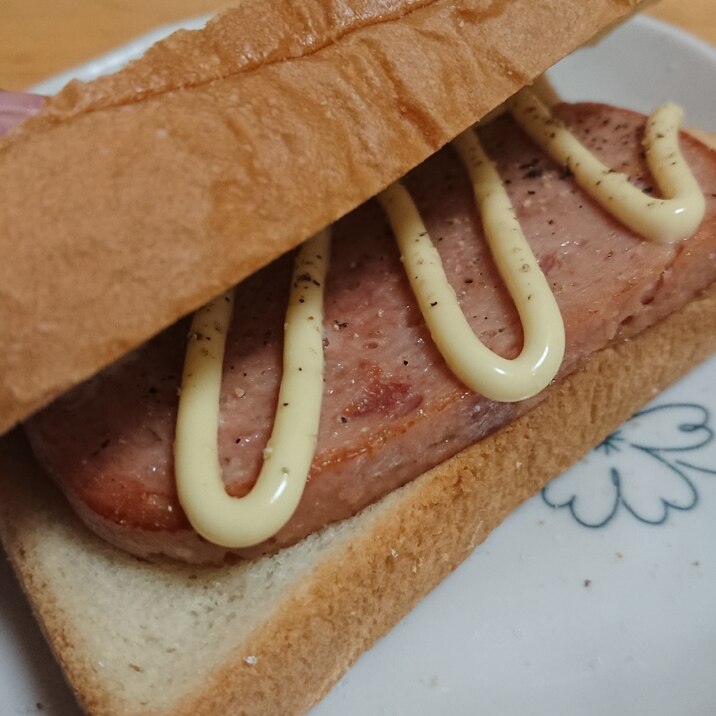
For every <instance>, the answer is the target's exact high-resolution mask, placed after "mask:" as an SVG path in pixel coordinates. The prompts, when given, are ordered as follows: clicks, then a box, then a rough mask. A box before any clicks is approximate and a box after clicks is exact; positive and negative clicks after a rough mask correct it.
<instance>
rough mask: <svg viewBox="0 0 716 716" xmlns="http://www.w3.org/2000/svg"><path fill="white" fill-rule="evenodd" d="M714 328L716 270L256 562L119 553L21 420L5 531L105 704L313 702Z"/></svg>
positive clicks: (42, 604)
mask: <svg viewBox="0 0 716 716" xmlns="http://www.w3.org/2000/svg"><path fill="white" fill-rule="evenodd" d="M715 326H716V287H713V286H712V287H711V288H710V289H709V290H708V291H706V292H705V293H704V294H702V295H701V296H699V297H697V298H696V299H694V300H693V301H692V302H690V303H689V304H688V305H687V306H685V307H684V308H683V309H681V310H679V311H678V312H677V313H675V314H674V315H672V316H670V317H669V318H667V319H665V320H664V321H662V322H661V323H659V324H657V325H656V326H655V327H653V328H650V329H648V330H647V331H645V332H644V333H642V334H640V335H638V336H636V337H635V338H633V339H630V340H626V341H622V342H618V343H616V344H615V345H613V346H612V347H610V348H607V349H605V350H603V351H601V352H600V353H598V354H596V355H594V356H592V357H591V358H590V359H589V360H588V362H587V363H586V364H585V365H584V366H583V368H582V369H581V370H580V371H579V372H577V373H576V374H574V375H572V376H571V377H570V378H568V379H567V380H566V381H564V382H563V383H562V384H561V385H558V386H555V387H552V388H550V390H549V395H548V397H547V398H546V400H545V401H544V402H542V403H541V404H540V405H539V406H538V407H537V408H536V409H535V410H533V411H532V412H531V413H529V414H528V415H526V416H525V417H523V418H521V419H520V420H518V421H517V422H515V423H513V424H512V425H510V426H509V427H507V428H505V429H503V430H501V431H500V432H498V433H496V434H494V435H493V436H491V437H490V438H488V439H486V440H484V441H482V442H480V443H478V444H477V445H475V446H474V447H472V448H470V449H468V450H465V451H464V452H463V453H461V454H459V455H458V456H456V457H455V458H453V459H452V460H450V461H448V462H447V463H444V464H443V465H442V466H440V467H439V468H436V469H435V470H433V471H432V472H430V473H427V474H425V475H424V476H422V477H421V478H419V479H418V480H416V481H415V482H413V483H411V484H410V485H408V486H407V487H405V488H402V489H401V490H398V491H397V492H395V493H393V494H392V495H390V496H388V497H387V498H385V499H384V500H383V501H381V502H380V503H378V504H377V505H375V506H374V507H371V508H369V509H367V510H366V511H364V512H363V513H361V514H360V515H358V516H357V517H356V518H353V519H351V520H348V521H346V522H343V523H341V524H339V525H337V526H334V527H331V528H328V529H326V530H324V531H323V532H321V533H320V534H318V535H314V536H312V537H310V538H308V539H306V540H304V541H303V542H302V543H300V544H298V545H296V546H295V547H292V548H289V549H286V550H283V551H282V552H280V553H278V554H277V555H274V556H272V557H268V558H264V559H261V560H258V561H256V562H252V563H248V564H241V565H238V566H233V567H227V568H204V569H202V568H197V567H191V566H181V565H151V564H147V563H144V562H141V561H138V560H135V559H133V558H131V557H128V556H126V555H124V554H122V553H120V552H118V551H116V550H115V549H113V548H111V547H109V546H107V545H105V544H103V543H101V542H100V541H99V540H98V539H96V538H95V537H93V536H92V535H91V534H90V533H88V532H87V531H86V530H85V529H84V528H83V527H82V526H81V525H80V524H79V523H78V521H77V519H76V518H74V517H73V516H72V515H71V514H70V512H69V509H68V508H67V507H66V506H65V505H64V503H63V502H62V501H61V500H60V499H58V495H57V493H56V491H55V489H54V488H52V487H51V486H50V485H49V483H48V482H47V481H46V480H45V479H44V478H43V476H42V475H41V474H40V471H39V470H38V468H37V467H36V466H34V465H33V463H32V460H31V457H30V456H29V454H28V452H27V448H26V446H25V445H24V444H23V443H22V441H21V440H19V439H18V438H17V436H14V435H13V436H10V437H9V438H7V439H6V440H5V441H4V443H3V445H2V450H1V451H0V533H1V536H2V539H3V541H4V542H5V544H6V546H7V549H8V552H9V554H10V556H11V559H12V560H13V562H14V564H15V567H16V569H17V571H18V573H19V575H20V578H21V580H22V582H23V584H24V587H25V589H26V591H27V592H28V593H29V596H30V598H31V600H32V602H33V606H34V609H35V611H36V613H37V615H38V617H39V618H40V621H41V622H42V623H43V625H44V629H45V631H46V633H47V635H48V638H49V640H50V642H51V644H52V645H53V648H54V650H55V652H56V654H57V656H58V658H59V660H60V662H61V663H62V664H63V666H64V668H65V669H66V670H67V673H68V676H69V679H70V681H71V683H72V685H73V688H74V689H75V690H76V692H77V694H78V696H79V698H80V700H81V702H82V703H83V704H84V706H85V708H87V710H88V711H89V712H90V713H92V714H96V715H97V716H120V715H121V716H150V715H151V716H169V715H170V714H171V715H173V716H195V715H202V716H223V714H227V713H232V714H253V715H255V714H265V715H267V716H268V715H273V714H278V713H280V714H287V715H289V714H299V713H303V712H305V711H306V710H307V709H308V708H309V707H310V706H311V704H313V703H314V702H315V701H316V700H317V699H319V698H320V697H321V696H322V695H323V694H325V693H326V691H327V690H328V689H330V687H331V686H332V684H334V683H335V681H336V680H337V679H338V678H339V677H340V675H341V674H342V673H343V672H344V671H345V670H346V669H347V668H348V667H349V666H350V664H352V663H353V661H355V659H356V658H357V657H358V655H359V654H360V653H361V652H362V651H363V650H365V649H366V648H367V647H368V646H370V645H371V644H372V643H373V642H374V641H375V640H376V639H377V638H378V637H379V636H380V635H382V634H384V633H385V632H386V631H387V630H388V629H390V627H391V626H392V625H393V624H395V622H396V621H398V620H399V619H400V618H401V617H402V616H403V615H404V614H405V613H406V612H407V611H409V610H410V609H411V608H412V607H413V606H414V604H415V603H416V602H417V601H418V600H419V599H420V598H421V597H422V596H423V595H424V594H426V593H427V592H428V591H429V590H430V589H432V588H433V587H434V586H435V585H436V584H437V583H438V582H439V581H440V580H441V579H442V578H443V577H444V576H445V575H446V574H447V573H449V572H450V571H451V570H452V569H454V568H455V566H456V565H457V564H459V563H460V562H461V561H462V560H463V559H464V558H465V557H466V556H467V555H468V554H469V553H470V551H471V550H472V549H473V548H474V547H475V546H476V545H477V544H479V542H481V541H482V540H483V539H484V538H485V537H486V536H487V534H488V533H489V532H490V531H491V530H492V529H493V528H494V527H495V526H496V525H497V524H499V522H500V521H501V520H502V519H503V518H504V517H505V516H506V515H507V514H508V513H509V512H510V511H511V510H512V509H514V507H515V506H516V505H518V504H519V503H520V502H521V501H523V500H524V499H526V498H527V497H529V496H530V495H532V494H534V493H535V492H536V491H537V490H538V489H539V488H540V487H541V486H542V485H543V484H544V483H545V482H546V481H547V480H548V479H549V478H550V477H552V476H554V475H557V474H559V473H560V472H561V471H562V470H564V469H565V468H566V467H567V466H569V465H571V464H572V463H573V462H575V461H576V460H577V459H578V458H579V457H580V456H581V455H583V454H584V453H585V452H586V451H587V450H588V449H589V448H590V447H592V446H593V445H594V444H596V443H597V442H599V441H600V440H601V439H603V438H604V437H605V435H606V434H607V433H608V432H610V431H611V430H612V429H614V428H615V427H616V426H617V425H619V424H620V423H621V422H622V421H623V420H625V419H626V418H627V417H629V415H631V414H632V413H633V412H634V411H635V410H636V409H637V408H638V407H639V406H641V405H643V404H644V403H645V402H647V401H648V400H649V399H650V398H651V397H652V396H653V395H655V394H656V393H657V392H659V391H660V390H662V389H663V388H664V387H666V386H667V385H668V384H669V383H671V382H672V381H674V380H675V379H676V378H678V377H679V376H680V375H682V374H683V373H684V372H686V371H687V370H688V369H689V368H691V367H692V366H694V365H696V364H697V363H698V362H699V361H700V360H702V359H703V358H705V357H706V356H707V355H709V354H710V353H711V352H713V351H714V349H716V332H715V331H714V327H715ZM18 477H21V478H22V479H18Z"/></svg>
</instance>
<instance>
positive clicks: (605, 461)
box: [542, 403, 716, 528]
mask: <svg viewBox="0 0 716 716" xmlns="http://www.w3.org/2000/svg"><path fill="white" fill-rule="evenodd" d="M713 443H714V430H713V428H712V427H711V414H710V412H709V410H708V408H706V407H705V406H704V405H698V404H696V403H667V404H662V405H656V406H652V407H649V408H646V409H645V410H642V411H640V412H638V413H636V414H635V415H634V416H633V417H631V418H630V419H629V420H627V421H626V423H624V425H622V427H621V428H619V429H618V430H616V431H615V432H613V433H611V434H610V435H609V436H607V438H606V439H605V440H603V441H602V442H601V443H600V444H599V445H597V447H595V448H594V449H593V450H592V451H591V453H590V454H589V455H588V456H587V457H586V458H585V459H584V460H583V461H582V462H581V463H580V464H579V470H568V471H567V472H565V473H564V474H563V475H560V476H559V477H557V478H556V479H554V480H552V482H550V483H549V484H548V485H547V486H546V487H545V488H544V489H543V490H542V499H543V500H544V502H545V503H546V504H547V505H548V506H549V507H552V508H554V509H565V508H566V509H568V510H569V512H570V513H571V515H572V517H574V519H575V520H576V521H577V522H578V523H579V524H580V525H582V526H584V527H591V528H597V527H604V526H605V525H607V524H608V523H609V522H611V521H612V520H613V519H614V518H615V517H616V515H617V514H618V513H619V512H620V511H626V512H627V513H629V514H631V515H632V516H634V517H636V519H638V520H639V521H641V522H644V523H646V524H650V525H660V524H663V523H664V522H666V520H667V519H668V517H669V513H670V511H671V510H680V511H685V510H691V509H693V508H694V507H696V505H697V504H698V501H699V492H698V489H697V485H696V482H695V481H694V480H695V478H696V477H698V476H704V475H714V476H716V454H714V453H713V450H708V448H709V447H711V448H713ZM704 462H705V463H706V464H703V463H704Z"/></svg>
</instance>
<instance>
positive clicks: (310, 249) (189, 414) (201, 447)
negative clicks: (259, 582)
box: [174, 229, 331, 547]
mask: <svg viewBox="0 0 716 716" xmlns="http://www.w3.org/2000/svg"><path fill="white" fill-rule="evenodd" d="M330 242H331V239H330V230H329V229H325V230H323V231H321V232H320V233H318V234H316V236H314V237H313V238H311V239H309V240H308V241H306V243H305V244H304V245H303V246H302V247H301V250H300V251H299V253H298V255H297V257H296V261H295V265H294V271H293V276H292V279H291V294H290V298H289V303H288V309H287V310H286V323H285V337H284V348H283V378H282V380H281V387H280V389H279V394H278V404H277V407H276V418H275V422H274V426H273V432H272V433H271V437H270V438H269V441H268V444H267V446H266V449H265V450H264V462H263V466H262V467H261V472H260V474H259V477H258V480H257V481H256V484H255V485H254V487H253V489H252V490H251V492H250V493H249V494H248V495H246V496H245V497H241V498H235V497H230V496H229V495H228V494H227V492H226V490H225V489H224V483H223V482H222V480H221V466H220V464H219V457H218V451H217V444H216V436H217V432H218V427H219V392H220V389H221V373H222V362H223V357H224V346H225V342H226V334H227V332H228V328H229V324H230V322H231V314H232V304H233V296H232V295H231V294H232V292H231V291H230V292H227V293H225V294H222V295H221V296H219V297H218V298H216V299H215V300H214V301H212V302H211V303H210V304H208V305H207V306H205V307H204V308H202V309H200V310H199V311H197V313H196V314H195V316H194V320H193V322H192V327H191V333H190V340H189V344H188V347H187V355H186V362H185V365H184V376H183V380H182V389H181V396H180V399H179V413H178V416H177V429H176V439H175V442H174V456H175V472H176V479H177V489H178V492H179V499H180V500H181V504H182V507H183V508H184V510H185V512H186V514H187V517H188V518H189V521H190V522H191V523H192V526H193V527H194V529H195V530H196V531H197V532H198V533H199V534H201V535H203V536H204V537H206V539H208V540H210V541H211V542H214V543H215V544H219V545H223V546H225V547H245V546H250V545H253V544H257V543H258V542H262V541H263V540H265V539H268V538H269V537H271V536H272V535H273V534H275V533H276V532H278V530H279V529H281V527H283V525H284V524H286V522H288V520H289V519H290V518H291V515H292V514H293V513H294V511H295V510H296V506H297V505H298V502H299V500H300V499H301V495H302V494H303V489H304V487H305V485H306V480H307V479H308V471H309V469H310V467H311V461H312V459H313V454H314V452H315V450H316V440H317V438H318V421H319V418H320V414H321V398H322V395H323V292H324V286H325V278H326V273H327V271H328V262H329V253H330Z"/></svg>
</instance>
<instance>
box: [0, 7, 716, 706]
mask: <svg viewBox="0 0 716 716" xmlns="http://www.w3.org/2000/svg"><path fill="white" fill-rule="evenodd" d="M197 22H198V23H199V24H200V23H201V20H199V21H197ZM194 24H196V23H194ZM154 39H156V35H155V34H152V35H151V36H147V37H145V38H141V39H140V40H139V41H138V42H135V43H133V44H132V45H130V46H128V47H127V48H122V49H120V50H118V51H116V52H114V53H112V54H111V55H108V56H107V57H105V58H101V59H100V60H98V61H96V62H92V63H89V64H88V65H86V66H83V67H79V68H76V70H73V71H72V73H71V74H72V76H80V77H83V78H91V77H93V76H96V74H98V73H99V72H103V71H108V70H110V69H115V68H117V67H118V66H119V65H120V64H121V63H123V62H124V61H126V60H127V59H128V58H129V57H131V56H134V55H136V54H137V53H138V52H140V51H141V49H143V48H144V47H145V46H146V45H147V44H148V42H149V41H152V40H154ZM714 77H716V51H715V50H714V49H712V48H710V47H707V46H705V45H703V44H701V43H699V42H697V41H695V40H694V39H692V38H690V37H689V36H686V35H684V34H683V33H681V32H678V31H676V30H674V29H672V28H669V27H667V26H665V25H662V24H660V23H657V22H655V21H653V20H649V19H646V18H637V19H635V20H633V21H632V22H630V23H629V24H627V25H626V26H624V27H622V28H621V29H619V30H618V31H617V32H616V33H614V34H613V35H612V36H610V37H609V38H607V39H606V40H605V41H603V42H602V43H601V44H600V45H599V46H597V47H595V48H591V49H587V50H583V51H582V52H580V53H578V54H577V55H575V56H573V57H571V58H569V59H568V60H566V61H564V62H563V63H562V64H561V65H560V66H559V67H558V68H556V69H555V70H554V72H553V78H554V81H555V83H556V85H557V87H558V89H559V90H560V91H561V92H562V93H563V95H564V96H565V97H567V98H569V99H598V100H606V101H611V102H613V103H615V104H621V105H624V106H629V107H633V108H636V109H640V110H644V111H648V110H649V109H651V107H652V105H653V104H654V103H659V102H661V101H663V100H666V99H674V100H676V101H679V102H680V103H682V104H683V105H684V106H685V107H686V108H687V117H688V122H689V123H690V124H692V125H694V126H700V127H702V128H704V129H709V130H716V95H715V94H714V93H713V91H712V88H713V79H714ZM67 78H68V76H67V75H63V76H62V77H61V78H60V79H59V80H57V79H54V80H50V81H48V82H47V83H43V85H42V86H41V87H38V90H42V91H46V92H47V91H54V90H55V89H57V88H58V85H60V84H61V83H62V82H64V81H65V80H66V79H67ZM714 430H716V359H712V360H711V361H710V362H708V363H706V364H705V365H703V366H702V367H701V368H699V369H698V370H697V371H695V372H694V373H692V374H691V375H690V376H689V377H687V378H686V379H685V380H683V381H682V382H681V383H679V384H678V385H677V386H675V387H674V388H672V389H671V390H669V391H667V392H666V393H665V394H663V395H661V396H659V397H658V398H657V399H656V400H655V401H654V403H653V404H652V406H650V407H649V408H648V409H647V410H645V411H643V412H642V413H641V414H640V415H639V416H637V417H635V418H634V419H632V420H631V421H629V422H628V423H627V424H626V425H625V426H624V427H623V428H622V429H621V430H620V431H618V432H617V433H615V434H614V436H612V438H611V439H610V440H609V441H607V443H606V444H604V445H602V446H601V447H600V448H598V449H596V450H595V451H593V452H592V453H591V454H590V455H589V456H588V458H587V459H586V460H585V461H583V462H582V463H581V464H580V465H578V466H576V467H575V468H573V469H572V470H570V471H569V472H568V473H567V474H566V475H564V476H562V477H560V478H558V479H557V480H556V481H554V482H553V483H552V484H551V485H550V486H549V487H548V488H547V489H546V491H545V492H544V493H543V495H541V496H537V497H535V498H533V499H532V500H530V501H529V502H528V503H526V504H525V505H524V506H523V507H521V508H520V509H519V510H517V512H515V513H514V514H513V515H512V516H511V517H510V518H509V519H508V520H507V521H506V522H505V523H504V524H503V525H502V526H501V527H500V528H499V529H498V530H496V531H495V532H494V533H493V534H492V535H491V536H490V538H489V539H488V540H487V541H486V542H485V543H484V544H483V545H482V546H481V547H480V548H479V549H478V550H477V551H476V552H475V553H474V554H473V556H472V557H471V558H470V559H468V560H467V562H465V564H464V565H462V566H461V567H460V569H458V570H457V572H456V573H455V574H454V575H453V576H451V577H450V578H448V579H447V580H446V581H445V582H444V583H443V584H442V585H441V586H440V587H438V589H436V590H435V592H433V594H431V595H430V596H429V597H428V598H427V599H425V600H424V601H423V602H422V603H421V604H420V605H419V607H418V608H417V609H415V610H414V611H413V612H412V613H411V614H410V615H409V616H408V617H407V618H406V619H405V620H403V622H402V623H401V624H399V625H398V627H397V628H396V629H394V630H393V631H392V632H391V633H390V634H389V635H388V636H387V637H385V638H384V639H383V640H382V641H381V642H380V643H379V644H378V645H377V646H376V647H375V648H373V649H372V650H371V651H370V652H368V653H367V654H365V655H364V656H363V657H362V658H361V659H360V661H359V662H358V664H357V665H356V666H355V667H354V668H353V669H352V670H351V671H350V672H349V673H348V674H347V675H346V676H345V677H344V678H343V679H342V680H341V682H340V683H339V684H338V686H337V687H336V688H335V689H334V690H333V691H332V692H331V694H329V696H328V697H327V698H326V699H325V700H324V701H323V702H322V703H321V704H320V705H319V706H317V707H316V708H315V709H314V711H313V712H312V716H336V715H337V714H341V715H342V716H358V715H361V716H363V715H365V714H395V715H399V714H410V715H411V716H420V715H428V714H430V715H432V714H452V715H455V716H460V715H464V716H468V715H469V716H472V715H473V714H475V713H477V712H480V713H485V714H504V715H511V714H515V715H518V714H519V716H524V715H525V714H546V713H551V714H567V713H570V714H571V713H579V714H604V713H620V714H627V713H628V714H634V715H641V714H649V716H656V715H658V714H669V715H670V714H692V715H693V714H713V713H716V679H714V673H715V671H716V609H714V604H716V438H714V436H713V431H714ZM550 505H552V506H550ZM398 559H399V556H398ZM0 584H1V585H2V589H3V595H2V598H0V627H1V630H0V713H2V714H6V715H12V714H32V713H38V712H39V711H41V712H42V713H43V714H47V715H48V716H76V715H77V714H79V710H78V709H77V707H76V706H75V705H74V702H73V700H72V697H71V696H70V694H69V691H68V690H67V688H66V687H65V686H64V684H63V682H62V678H61V676H60V674H59V670H58V668H57V667H56V666H55V664H54V661H53V659H52V657H51V655H50V652H49V650H48V649H47V647H46V646H45V644H44V642H43V640H42V637H41V636H40V634H39V631H38V629H37V627H36V626H35V624H34V622H33V620H32V617H31V615H30V611H29V609H28V607H27V606H26V604H25V602H24V599H23V598H22V596H21V595H20V594H19V592H18V589H17V586H16V584H15V582H14V578H13V575H12V573H11V570H10V569H9V568H8V567H7V566H5V565H0Z"/></svg>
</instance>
